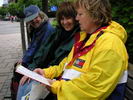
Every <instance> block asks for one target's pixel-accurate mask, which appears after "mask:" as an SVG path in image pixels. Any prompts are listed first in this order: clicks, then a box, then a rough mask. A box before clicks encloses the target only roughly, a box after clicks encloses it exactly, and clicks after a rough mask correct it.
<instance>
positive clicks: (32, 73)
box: [16, 65, 51, 86]
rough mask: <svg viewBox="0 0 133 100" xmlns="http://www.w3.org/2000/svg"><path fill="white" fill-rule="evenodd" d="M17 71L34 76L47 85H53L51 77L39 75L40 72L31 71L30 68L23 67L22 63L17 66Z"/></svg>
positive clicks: (30, 76)
mask: <svg viewBox="0 0 133 100" xmlns="http://www.w3.org/2000/svg"><path fill="white" fill-rule="evenodd" d="M16 72H18V73H20V74H23V75H25V76H27V77H29V78H32V79H34V80H36V81H38V82H41V83H43V84H45V85H48V86H51V84H50V83H49V81H48V80H51V79H47V78H45V77H43V76H41V75H39V74H38V73H35V72H33V71H30V70H29V69H27V68H25V67H23V66H22V65H18V66H17V69H16Z"/></svg>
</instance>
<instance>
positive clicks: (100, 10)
mask: <svg viewBox="0 0 133 100" xmlns="http://www.w3.org/2000/svg"><path fill="white" fill-rule="evenodd" d="M80 7H82V8H85V10H86V11H87V13H88V14H89V15H90V17H91V18H92V19H93V20H94V22H95V24H97V25H106V24H109V22H111V20H112V15H111V5H110V3H109V0H77V1H76V2H75V8H76V9H78V8H80Z"/></svg>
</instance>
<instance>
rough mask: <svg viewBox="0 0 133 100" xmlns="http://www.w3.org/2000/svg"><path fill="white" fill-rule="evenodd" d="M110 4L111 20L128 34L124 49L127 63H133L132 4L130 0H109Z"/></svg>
mask: <svg viewBox="0 0 133 100" xmlns="http://www.w3.org/2000/svg"><path fill="white" fill-rule="evenodd" d="M110 2H111V4H112V15H113V20H115V21H117V22H119V23H120V24H122V25H123V26H124V27H125V29H126V31H127V33H128V39H127V42H126V47H127V51H128V54H129V61H130V62H131V63H133V28H132V26H133V13H132V11H133V2H132V1H131V0H117V1H116V0H110Z"/></svg>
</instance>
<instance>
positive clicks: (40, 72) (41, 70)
mask: <svg viewBox="0 0 133 100" xmlns="http://www.w3.org/2000/svg"><path fill="white" fill-rule="evenodd" d="M34 72H36V73H38V74H40V75H42V76H43V77H45V73H44V70H43V69H41V68H36V69H35V70H34Z"/></svg>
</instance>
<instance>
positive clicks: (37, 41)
mask: <svg viewBox="0 0 133 100" xmlns="http://www.w3.org/2000/svg"><path fill="white" fill-rule="evenodd" d="M53 32H54V28H53V27H52V26H51V25H50V23H49V22H48V21H47V22H43V23H42V24H41V26H40V27H38V28H37V29H35V30H34V31H33V38H32V41H31V43H30V44H29V47H28V49H27V50H26V52H25V53H24V56H23V59H22V63H23V64H24V65H25V67H26V66H28V65H29V64H30V63H31V62H32V59H33V57H34V55H35V53H36V52H37V50H38V49H39V48H40V46H41V44H42V43H43V42H45V40H46V39H47V37H48V36H49V35H51V34H52V33H53Z"/></svg>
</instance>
